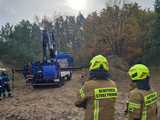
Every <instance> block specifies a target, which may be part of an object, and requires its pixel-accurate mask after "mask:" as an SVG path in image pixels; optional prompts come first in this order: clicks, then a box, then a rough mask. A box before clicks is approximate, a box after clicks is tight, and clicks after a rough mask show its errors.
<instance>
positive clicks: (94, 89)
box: [75, 55, 117, 120]
mask: <svg viewBox="0 0 160 120" xmlns="http://www.w3.org/2000/svg"><path fill="white" fill-rule="evenodd" d="M89 72H90V73H89V76H90V78H89V80H87V81H86V82H85V83H84V85H83V86H82V88H81V89H80V91H79V99H78V100H77V101H76V103H75V105H76V106H77V107H82V108H84V109H85V118H84V119H85V120H114V112H115V108H114V106H115V101H116V98H117V86H116V84H115V83H114V81H112V80H111V79H110V74H109V64H108V61H107V59H106V58H105V57H104V56H102V55H97V56H95V57H94V58H93V59H92V60H91V61H90V68H89Z"/></svg>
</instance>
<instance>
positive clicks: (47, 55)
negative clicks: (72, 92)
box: [16, 30, 74, 88]
mask: <svg viewBox="0 0 160 120" xmlns="http://www.w3.org/2000/svg"><path fill="white" fill-rule="evenodd" d="M42 47H43V59H42V61H37V62H34V63H29V64H27V65H25V66H24V69H23V70H20V71H23V75H24V77H25V79H26V83H27V84H31V85H32V86H33V87H34V88H37V87H39V86H49V85H56V86H59V87H60V86H62V85H64V81H65V80H70V79H71V77H72V69H73V68H72V67H73V62H74V60H73V57H72V54H71V53H67V52H59V51H57V50H56V40H55V37H54V33H53V32H49V31H47V30H42ZM16 71H18V70H16Z"/></svg>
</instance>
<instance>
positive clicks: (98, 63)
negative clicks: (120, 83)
mask: <svg viewBox="0 0 160 120" xmlns="http://www.w3.org/2000/svg"><path fill="white" fill-rule="evenodd" d="M101 67H102V68H103V69H104V70H105V71H109V63H108V60H107V59H106V57H104V56H103V55H97V56H95V57H93V58H92V60H91V61H90V67H89V71H92V70H96V69H98V68H101Z"/></svg>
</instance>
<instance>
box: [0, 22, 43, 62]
mask: <svg viewBox="0 0 160 120" xmlns="http://www.w3.org/2000/svg"><path fill="white" fill-rule="evenodd" d="M0 36H1V37H0V38H1V39H0V43H1V44H0V59H2V60H3V62H7V63H10V64H16V65H23V64H24V63H27V62H30V61H32V60H36V59H38V58H39V57H40V53H41V44H40V36H41V35H40V29H39V26H37V25H36V24H31V23H30V22H29V21H25V20H22V21H21V22H20V23H19V24H17V25H16V26H14V27H13V26H11V25H10V24H9V23H7V24H6V25H5V26H2V29H1V31H0Z"/></svg>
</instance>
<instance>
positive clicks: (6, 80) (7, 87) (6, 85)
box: [1, 71, 12, 97]
mask: <svg viewBox="0 0 160 120" xmlns="http://www.w3.org/2000/svg"><path fill="white" fill-rule="evenodd" d="M1 77H2V81H4V90H5V92H7V95H8V97H11V96H12V94H11V88H10V84H9V81H10V79H9V76H8V75H7V74H6V73H5V72H4V71H3V72H2V73H1ZM4 96H6V95H5V94H4Z"/></svg>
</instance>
